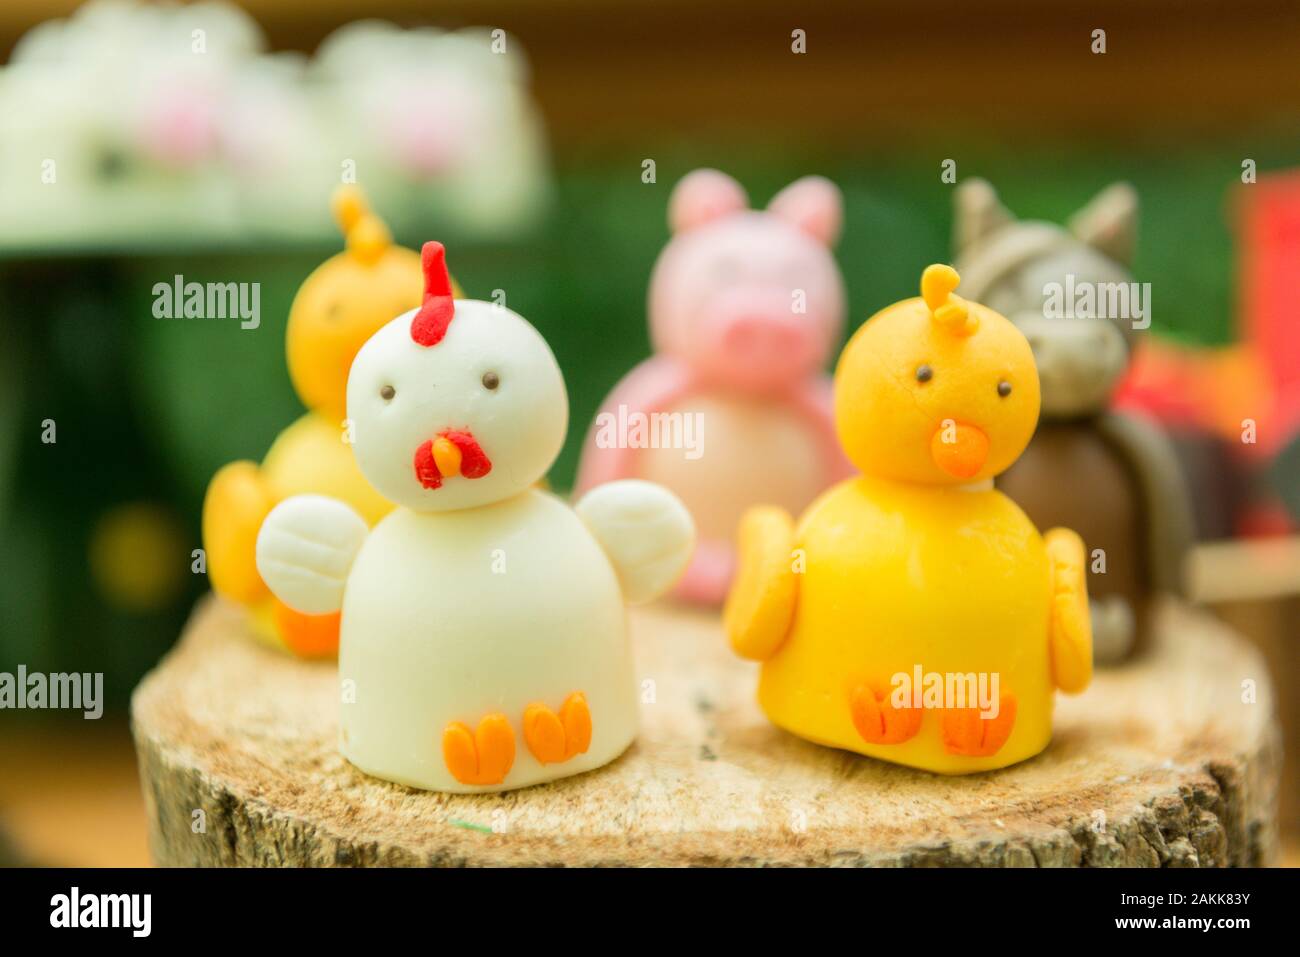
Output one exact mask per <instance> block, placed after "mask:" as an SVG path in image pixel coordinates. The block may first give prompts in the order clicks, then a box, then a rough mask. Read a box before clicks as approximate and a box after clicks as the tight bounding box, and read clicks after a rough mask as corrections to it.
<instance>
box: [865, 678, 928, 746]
mask: <svg viewBox="0 0 1300 957" xmlns="http://www.w3.org/2000/svg"><path fill="white" fill-rule="evenodd" d="M849 713H850V714H851V715H852V716H853V727H854V728H856V729H857V732H858V734H860V735H862V740H863V741H866V742H867V743H868V744H901V743H903V742H904V741H909V740H911V739H912V738H914V737H916V733H917V732H918V731H920V730H921V709H920V708H912V707H905V708H896V707H894V705H893V702H892V701H891V700H890V695H889V692H888V691H887V690H886V689H885V686H883V685H881V684H870V685H868V684H861V685H858V686H857V687H856V688H854V689H853V690H852V691H851V692H849Z"/></svg>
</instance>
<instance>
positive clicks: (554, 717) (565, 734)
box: [524, 691, 591, 764]
mask: <svg viewBox="0 0 1300 957" xmlns="http://www.w3.org/2000/svg"><path fill="white" fill-rule="evenodd" d="M524 741H526V742H527V743H528V750H529V751H531V752H532V754H533V757H535V758H536V759H537V760H538V761H539V762H540V763H542V764H559V763H561V762H563V761H568V760H569V759H570V758H572V757H574V756H575V755H579V754H583V753H585V752H586V750H587V748H589V747H590V746H591V709H590V708H589V707H588V705H587V696H586V695H584V694H583V693H582V692H581V691H575V692H573V693H572V694H571V695H569V696H568V697H567V698H565V699H564V703H563V704H562V705H560V711H559V714H556V713H555V712H554V711H552V710H551V709H550V708H549V707H547V706H546V705H545V704H543V703H542V702H540V701H534V702H533V703H532V704H530V705H529V706H528V707H527V708H525V709H524Z"/></svg>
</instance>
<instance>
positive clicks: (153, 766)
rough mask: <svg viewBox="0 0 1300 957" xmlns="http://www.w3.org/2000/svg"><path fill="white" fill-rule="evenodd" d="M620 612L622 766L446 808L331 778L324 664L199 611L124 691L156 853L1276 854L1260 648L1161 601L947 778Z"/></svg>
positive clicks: (1062, 859) (333, 719) (482, 861)
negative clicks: (787, 720)
mask: <svg viewBox="0 0 1300 957" xmlns="http://www.w3.org/2000/svg"><path fill="white" fill-rule="evenodd" d="M631 621H632V639H633V641H634V642H635V645H636V650H637V658H638V664H639V667H640V673H641V676H642V679H643V682H644V683H643V689H644V697H645V699H646V700H645V702H644V703H643V705H642V713H643V728H642V732H641V736H640V738H639V740H638V741H637V743H636V744H634V745H633V746H632V748H631V749H630V750H629V751H628V752H627V753H626V754H624V755H623V756H622V757H621V758H620V759H619V760H617V761H615V762H614V763H613V764H611V765H609V766H607V767H605V768H602V769H600V770H597V771H593V772H590V773H588V774H585V775H579V776H577V777H573V778H568V779H565V780H562V781H559V782H555V783H552V784H546V785H541V786H537V787H532V788H527V789H524V790H521V791H514V792H507V793H504V794H494V795H471V796H466V795H446V794H434V793H430V792H424V791H418V790H414V789H411V788H407V787H403V786H400V785H394V784H389V783H386V782H384V781H380V780H377V779H375V778H371V777H368V776H366V775H365V774H363V773H361V772H360V771H358V770H356V769H355V768H353V767H352V766H351V765H349V764H348V763H347V761H345V760H344V759H343V757H342V756H341V755H340V754H339V753H338V751H337V749H336V747H335V741H336V737H337V733H338V731H337V727H338V725H337V708H338V705H337V701H338V699H339V690H338V681H337V669H336V668H335V667H334V666H333V665H332V664H326V663H306V662H301V661H297V660H294V659H292V658H289V657H287V656H285V655H283V654H281V653H279V652H276V651H274V650H271V649H268V648H265V647H263V646H261V645H258V644H256V643H255V642H254V641H253V640H252V638H251V637H250V636H249V635H248V633H247V630H246V627H245V625H244V622H243V619H242V617H241V613H240V612H239V611H238V610H236V609H234V608H233V607H231V606H228V605H226V604H223V603H221V602H219V601H217V600H213V599H207V600H205V601H203V602H202V603H200V605H199V607H198V609H197V610H196V612H195V615H194V617H193V619H192V620H191V622H190V624H189V626H188V627H187V629H186V632H185V634H184V635H183V636H182V639H181V641H180V643H179V644H178V645H177V647H176V648H175V649H174V650H173V652H172V653H171V654H170V655H169V656H168V657H167V658H165V659H164V660H163V661H162V663H161V664H160V665H159V666H158V667H157V668H156V669H155V670H154V671H153V672H152V673H151V674H150V675H149V676H148V677H147V678H146V679H145V680H144V682H143V683H142V684H141V685H140V687H139V688H138V689H137V690H136V693H135V697H134V700H133V703H132V708H133V726H134V734H135V740H136V746H137V750H138V753H139V759H140V773H141V779H142V782H143V786H144V791H145V800H146V804H147V805H148V809H149V816H150V820H151V845H152V848H153V853H154V855H155V857H156V859H157V860H158V862H159V863H160V864H165V865H270V866H278V865H285V866H318V865H319V866H337V865H572V866H586V865H691V864H694V865H765V864H766V865H887V866H898V865H929V866H961V865H991V866H1005V865H1025V866H1035V865H1037V866H1108V865H1140V866H1162V865H1163V866H1198V865H1199V866H1220V865H1229V864H1231V865H1258V864H1266V863H1270V862H1271V861H1272V859H1273V854H1274V851H1275V847H1276V809H1275V802H1276V790H1277V779H1278V770H1279V765H1280V762H1281V746H1280V741H1279V735H1278V732H1277V727H1276V723H1275V721H1274V718H1273V710H1274V704H1273V691H1272V688H1271V685H1270V682H1269V678H1268V675H1267V673H1266V671H1265V668H1264V665H1263V662H1262V660H1261V658H1260V656H1259V655H1258V654H1257V653H1256V652H1255V651H1254V650H1253V649H1251V648H1250V647H1249V646H1248V645H1247V644H1246V643H1245V642H1243V641H1242V640H1240V639H1238V638H1237V637H1236V636H1235V635H1234V634H1233V633H1232V632H1231V631H1230V630H1229V629H1227V628H1226V627H1225V626H1223V625H1222V624H1220V623H1218V622H1217V620H1215V619H1213V618H1211V617H1210V616H1209V615H1207V614H1206V613H1204V612H1200V611H1196V610H1193V609H1190V608H1187V607H1184V606H1180V605H1173V604H1171V605H1168V606H1166V607H1164V608H1162V610H1161V614H1160V623H1159V638H1158V640H1157V641H1156V642H1155V646H1154V647H1153V648H1152V649H1151V650H1150V652H1149V653H1148V654H1147V655H1145V656H1144V657H1143V658H1142V659H1141V660H1140V661H1138V662H1135V663H1133V664H1131V665H1129V666H1127V667H1125V668H1122V669H1116V670H1100V671H1098V673H1097V677H1096V680H1095V681H1094V683H1093V685H1092V687H1091V688H1089V690H1088V691H1087V692H1085V693H1084V694H1083V695H1081V696H1079V697H1077V698H1067V697H1060V698H1058V707H1057V718H1056V735H1055V739H1054V740H1053V742H1052V744H1051V746H1050V747H1049V748H1048V750H1047V751H1046V752H1045V753H1043V754H1042V755H1039V756H1038V757H1037V758H1034V759H1033V760H1030V761H1027V762H1024V763H1022V764H1020V765H1017V766H1015V767H1012V768H1008V769H1005V770H1002V771H997V772H992V773H987V774H980V775H972V776H967V777H958V778H952V777H939V776H936V775H932V774H929V773H926V772H921V771H914V770H910V769H907V768H902V767H896V766H893V765H889V764H885V763H882V762H879V761H874V760H871V759H869V758H864V757H860V756H857V755H854V754H850V753H847V752H843V751H836V750H832V749H828V748H823V747H819V746H817V745H814V744H810V743H808V742H805V741H802V740H800V739H799V738H796V737H793V736H792V735H789V734H787V733H785V732H783V731H780V730H779V729H777V728H775V727H773V726H772V725H771V724H769V723H768V722H767V720H766V719H765V718H764V717H763V715H762V713H761V712H760V711H759V709H758V707H757V705H756V704H755V703H754V690H755V682H756V669H755V666H753V665H750V664H747V663H745V662H742V661H740V660H738V659H736V658H734V657H732V655H731V654H730V652H729V651H728V650H727V648H726V643H725V641H724V638H723V635H722V632H721V628H720V626H719V624H718V621H717V619H716V617H715V616H711V615H708V614H704V613H701V612H699V611H694V610H683V609H680V608H677V607H674V606H671V605H655V606H651V607H649V608H645V609H639V610H634V611H633V612H632V613H631ZM1252 683H1253V684H1252ZM1252 688H1253V699H1252V695H1251V689H1252ZM435 746H436V736H435V735H434V734H433V731H431V732H430V747H435Z"/></svg>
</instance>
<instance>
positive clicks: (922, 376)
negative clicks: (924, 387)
mask: <svg viewBox="0 0 1300 957" xmlns="http://www.w3.org/2000/svg"><path fill="white" fill-rule="evenodd" d="M933 378H934V370H933V369H931V368H930V364H929V363H928V362H922V363H921V364H920V365H919V366H917V367H916V381H917V382H929V381H930V380H931V379H933Z"/></svg>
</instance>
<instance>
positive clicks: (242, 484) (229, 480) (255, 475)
mask: <svg viewBox="0 0 1300 957" xmlns="http://www.w3.org/2000/svg"><path fill="white" fill-rule="evenodd" d="M274 504H275V498H274V494H273V493H272V491H271V489H270V488H269V487H268V486H267V483H266V481H265V479H264V478H263V476H262V473H261V470H260V469H258V467H257V465H256V464H255V463H253V462H231V463H230V464H229V465H227V466H225V467H224V468H222V469H221V470H219V471H218V472H217V474H216V475H214V476H213V477H212V481H211V483H209V485H208V491H207V494H206V495H205V496H204V499H203V548H204V551H206V552H207V563H208V578H209V579H210V580H211V581H212V587H213V589H214V590H215V591H216V592H217V593H218V594H220V595H224V596H225V597H226V598H229V599H231V600H232V601H235V602H238V603H240V604H242V605H251V604H252V603H253V602H255V601H257V600H258V599H260V598H262V597H264V596H265V595H266V585H265V584H263V582H262V577H261V576H260V575H259V574H258V573H257V562H256V559H255V555H256V551H257V530H258V529H259V528H261V526H262V519H264V518H266V514H267V512H269V511H271V506H273V505H274Z"/></svg>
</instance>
